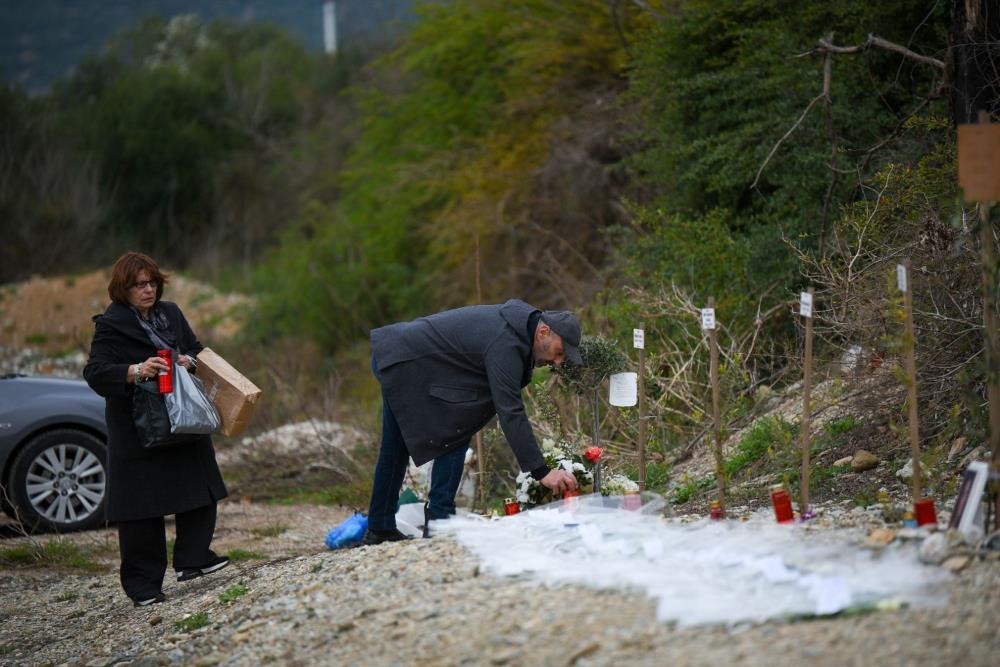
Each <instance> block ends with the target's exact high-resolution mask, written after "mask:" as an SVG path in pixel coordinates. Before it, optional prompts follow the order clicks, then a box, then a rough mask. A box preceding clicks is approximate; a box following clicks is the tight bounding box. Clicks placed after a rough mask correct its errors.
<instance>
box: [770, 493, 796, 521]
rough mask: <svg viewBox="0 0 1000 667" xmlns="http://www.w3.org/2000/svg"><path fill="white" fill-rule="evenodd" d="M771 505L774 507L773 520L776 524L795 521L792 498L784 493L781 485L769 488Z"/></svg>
mask: <svg viewBox="0 0 1000 667" xmlns="http://www.w3.org/2000/svg"><path fill="white" fill-rule="evenodd" d="M771 504H772V505H773V506H774V518H775V519H777V521H778V523H791V522H792V521H794V520H795V513H794V512H793V511H792V497H791V496H790V495H788V491H785V487H784V486H782V485H781V484H775V485H774V486H772V487H771Z"/></svg>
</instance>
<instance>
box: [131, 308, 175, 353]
mask: <svg viewBox="0 0 1000 667" xmlns="http://www.w3.org/2000/svg"><path fill="white" fill-rule="evenodd" d="M129 308H131V309H132V312H133V313H135V316H136V317H137V318H139V323H140V324H143V323H145V324H148V325H149V326H151V327H153V330H154V331H155V332H156V335H157V336H159V337H160V338H162V339H163V340H164V341H165V342H166V343H167V344H168V345H170V347H172V348H176V347H177V334H176V333H175V332H174V330H173V327H171V326H170V320H169V319H167V314H166V313H165V312H164V311H163V308H161V307H160V302H159V301H157V302H156V303H155V304H153V307H152V308H150V309H149V317H143V316H142V313H140V312H139V309H138V308H136V307H135V306H133V305H131V304H130V305H129Z"/></svg>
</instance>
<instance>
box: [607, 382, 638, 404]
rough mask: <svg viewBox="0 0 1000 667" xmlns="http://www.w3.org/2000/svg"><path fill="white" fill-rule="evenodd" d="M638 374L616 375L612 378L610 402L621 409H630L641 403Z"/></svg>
mask: <svg viewBox="0 0 1000 667" xmlns="http://www.w3.org/2000/svg"><path fill="white" fill-rule="evenodd" d="M638 377H639V376H638V375H637V374H636V373H615V374H614V375H612V376H611V391H610V392H609V396H608V402H609V403H611V405H614V406H615V407H619V408H630V407H632V406H633V405H635V404H636V403H638V402H639V385H638V381H637V378H638Z"/></svg>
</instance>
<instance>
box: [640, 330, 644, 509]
mask: <svg viewBox="0 0 1000 667" xmlns="http://www.w3.org/2000/svg"><path fill="white" fill-rule="evenodd" d="M639 329H640V330H641V331H642V332H643V342H642V345H641V346H640V347H639V490H640V491H645V490H646V342H645V331H646V323H645V322H643V323H642V324H640V325H639Z"/></svg>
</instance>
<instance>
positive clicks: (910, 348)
mask: <svg viewBox="0 0 1000 667" xmlns="http://www.w3.org/2000/svg"><path fill="white" fill-rule="evenodd" d="M903 269H904V270H905V271H906V281H905V285H903V286H904V287H906V289H905V290H903V310H904V313H905V317H906V333H905V335H906V376H907V378H908V380H909V382H907V387H906V388H907V392H908V394H907V396H908V397H907V402H908V403H909V404H910V406H909V407H910V410H909V415H910V416H909V420H910V456H912V457H913V484H912V486H913V502H914V503H915V502H917V501H918V500H920V499H921V498H923V489H922V486H921V480H920V476H921V475H920V423H919V422H918V421H917V360H916V347H917V338H916V334H915V333H914V329H913V272H912V271H911V270H910V260H908V259H904V260H903Z"/></svg>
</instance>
